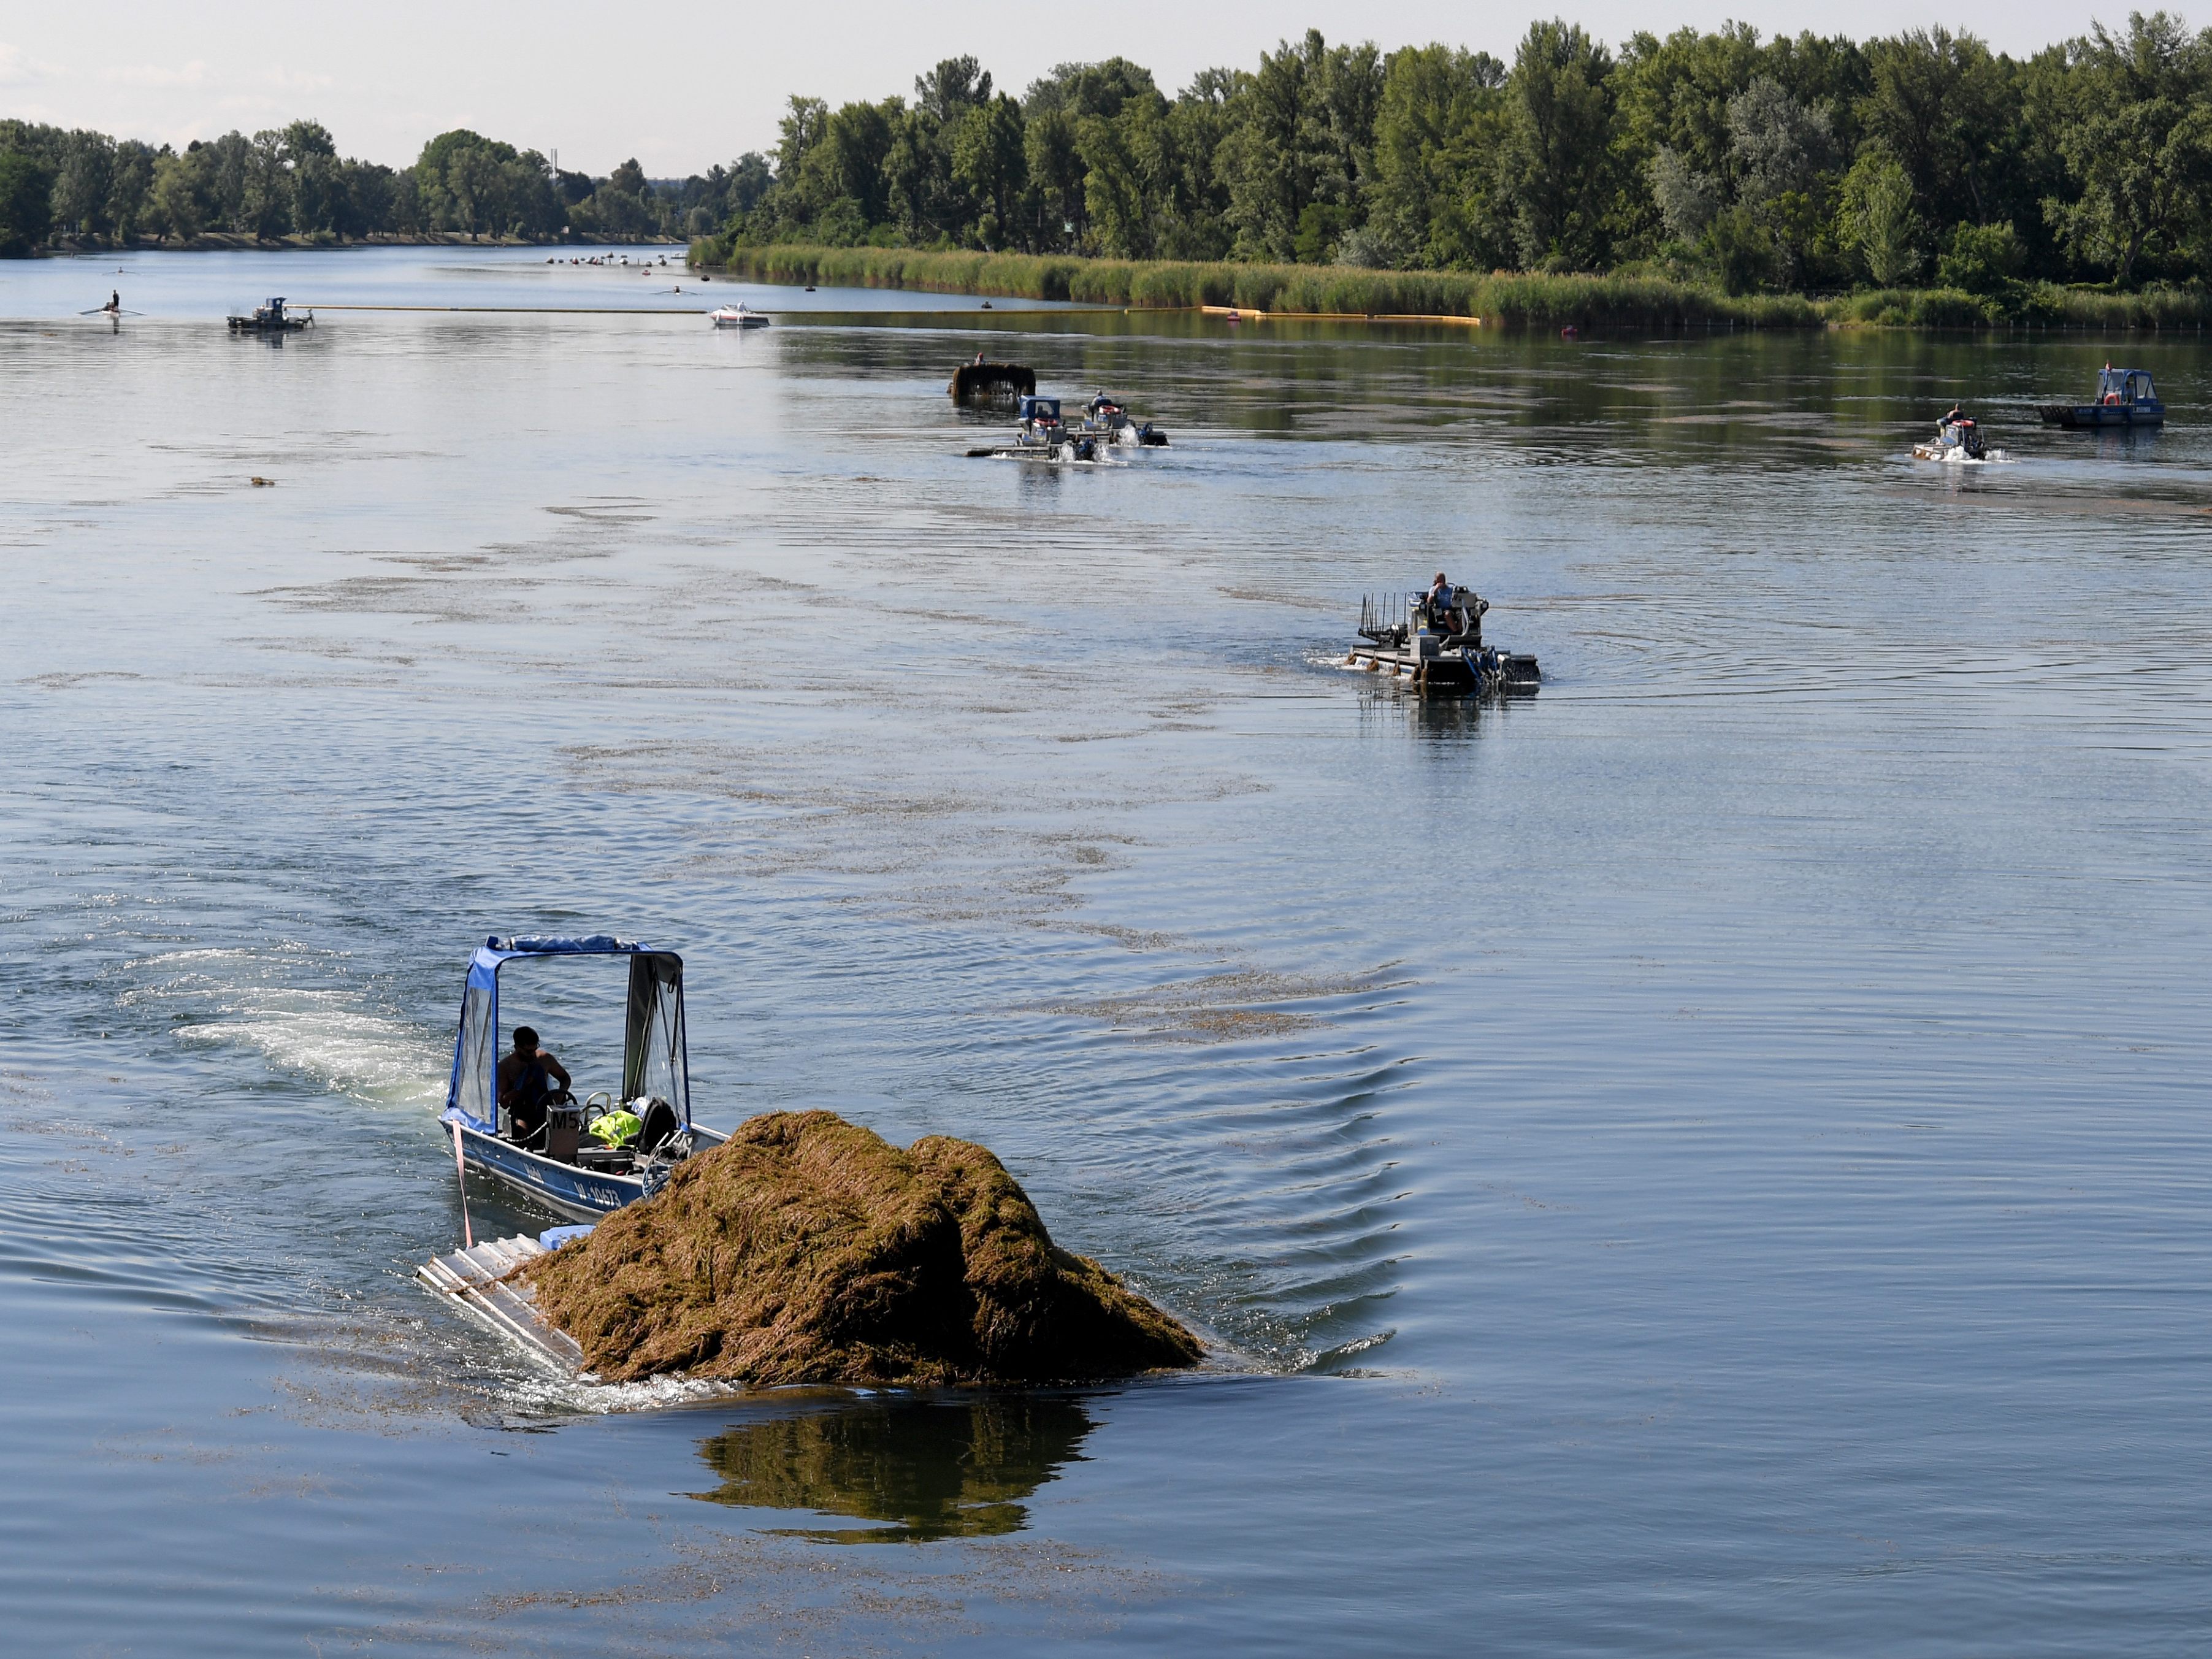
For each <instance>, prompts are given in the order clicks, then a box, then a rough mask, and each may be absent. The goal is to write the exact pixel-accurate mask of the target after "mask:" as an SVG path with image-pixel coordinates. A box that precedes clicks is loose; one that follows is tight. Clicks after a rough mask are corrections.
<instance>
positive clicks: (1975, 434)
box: [1912, 409, 2012, 466]
mask: <svg viewBox="0 0 2212 1659" xmlns="http://www.w3.org/2000/svg"><path fill="white" fill-rule="evenodd" d="M1912 459H1915V460H1917V461H1942V462H1945V463H1948V465H1954V466H1958V465H1979V464H1981V463H1983V462H1987V461H2008V460H2010V459H2012V458H2011V457H2010V456H2009V455H2007V454H2006V453H2004V451H2002V449H1991V448H1990V447H1989V441H1988V440H1987V439H1986V438H1985V437H1984V435H1983V433H1982V428H1981V423H1980V422H1978V421H1976V420H1975V419H1974V418H1973V417H1972V416H1968V415H1961V414H1960V413H1959V411H1958V410H1955V409H1954V410H1952V411H1951V413H1949V414H1948V415H1946V416H1944V417H1943V418H1942V420H1940V421H1938V422H1936V436H1935V439H1934V440H1933V441H1931V442H1928V443H1918V444H1915V445H1913V446H1912Z"/></svg>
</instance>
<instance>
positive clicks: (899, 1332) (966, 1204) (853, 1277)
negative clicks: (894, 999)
mask: <svg viewBox="0 0 2212 1659" xmlns="http://www.w3.org/2000/svg"><path fill="white" fill-rule="evenodd" d="M517 1277H520V1278H522V1279H527V1280H528V1281H529V1282H530V1283H531V1284H532V1285H533V1286H534V1287H535V1289H536V1292H537V1297H538V1311H539V1312H540V1313H541V1314H542V1315H543V1316H544V1317H545V1318H546V1319H547V1320H549V1321H550V1322H552V1323H553V1324H555V1325H556V1326H558V1327H559V1328H561V1329H562V1330H564V1331H566V1332H568V1334H569V1335H571V1336H573V1337H574V1338H575V1340H577V1342H578V1343H579V1344H580V1345H581V1346H582V1348H583V1350H584V1364H585V1366H586V1369H588V1370H592V1371H593V1372H595V1373H597V1374H598V1375H599V1376H600V1377H601V1378H602V1379H604V1380H605V1381H608V1382H620V1383H630V1382H636V1381H639V1380H641V1379H642V1378H645V1377H648V1376H661V1375H663V1374H665V1373H669V1372H678V1371H680V1372H683V1373H684V1374H686V1375H688V1376H695V1377H715V1378H721V1379H724V1380H726V1381H731V1382H739V1383H753V1384H757V1385H762V1386H767V1385H772V1384H783V1383H854V1384H860V1385H866V1386H876V1387H887V1386H905V1387H940V1386H946V1385H952V1384H983V1385H1005V1384H1009V1383H1077V1382H1092V1381H1096V1380H1098V1379H1100V1378H1103V1377H1111V1376H1130V1375H1133V1374H1134V1373H1136V1372H1139V1371H1145V1370H1158V1369H1163V1368H1167V1367H1172V1366H1184V1365H1191V1364H1196V1363H1197V1361H1198V1359H1199V1358H1200V1352H1201V1350H1200V1346H1199V1344H1198V1341H1197V1340H1196V1339H1195V1338H1194V1337H1193V1336H1192V1335H1191V1334H1190V1333H1189V1332H1188V1331H1187V1330H1185V1329H1184V1328H1182V1326H1181V1325H1179V1324H1177V1323H1176V1322H1175V1321H1174V1320H1173V1319H1171V1318H1170V1317H1169V1316H1167V1315H1165V1314H1164V1313H1162V1312H1161V1311H1160V1310H1158V1309H1157V1308H1155V1307H1153V1306H1152V1304H1150V1303H1149V1302H1146V1300H1145V1299H1144V1298H1143V1297H1139V1296H1137V1295H1135V1294H1134V1293H1133V1292H1132V1291H1129V1290H1127V1289H1126V1288H1124V1286H1123V1285H1122V1284H1121V1281H1120V1280H1119V1279H1116V1278H1115V1276H1114V1275H1113V1274H1111V1273H1108V1272H1107V1271H1106V1270H1105V1269H1104V1268H1103V1267H1100V1266H1099V1265H1098V1264H1097V1262H1095V1261H1091V1260H1090V1259H1089V1258H1087V1257H1085V1256H1079V1255H1072V1254H1070V1253H1069V1252H1067V1251H1066V1250H1062V1249H1059V1248H1058V1247H1056V1246H1055V1245H1054V1243H1053V1242H1052V1240H1051V1238H1050V1237H1048V1235H1047V1233H1046V1232H1045V1227H1044V1223H1043V1222H1042V1220H1041V1219H1040V1218H1038V1216H1037V1212H1036V1206H1034V1205H1032V1204H1031V1203H1030V1200H1029V1199H1028V1197H1027V1195H1025V1194H1024V1193H1023V1191H1022V1189H1021V1188H1020V1187H1018V1185H1016V1184H1015V1182H1014V1179H1013V1177H1012V1176H1010V1175H1008V1174H1007V1173H1006V1169H1005V1166H1004V1165H1002V1164H1000V1162H999V1160H998V1159H997V1158H994V1157H993V1156H992V1155H991V1154H990V1153H989V1152H986V1151H985V1150H984V1149H983V1148H982V1147H981V1146H975V1145H973V1144H972V1143H970V1142H968V1141H964V1140H954V1139H949V1138H948V1137H945V1136H942V1135H932V1136H928V1137H926V1138H925V1139H921V1140H917V1141H915V1144H914V1145H913V1146H910V1147H908V1148H907V1149H906V1150H905V1151H903V1152H902V1151H900V1150H899V1149H898V1148H897V1147H896V1146H891V1145H890V1143H889V1142H888V1141H886V1140H884V1139H883V1138H882V1137H881V1136H879V1135H878V1134H876V1133H873V1132H872V1131H871V1130H867V1129H864V1128H861V1127H858V1126H857V1125H854V1124H850V1123H848V1122H846V1121H844V1120H843V1119H842V1118H841V1117H839V1116H837V1115H836V1113H834V1112H771V1113H769V1114H768V1115H765V1116H763V1117H757V1118H754V1119H753V1120H752V1121H750V1122H748V1123H746V1124H745V1125H744V1126H743V1127H741V1128H739V1129H738V1132H737V1133H735V1134H733V1135H732V1136H731V1137H730V1139H729V1141H728V1142H727V1143H726V1145H724V1146H717V1147H714V1148H713V1149H712V1150H710V1151H708V1152H701V1153H698V1154H696V1155H695V1156H693V1157H691V1158H687V1159H686V1160H684V1163H683V1164H680V1165H678V1168H677V1170H676V1171H675V1173H674V1174H673V1175H671V1176H670V1177H669V1181H668V1184H667V1185H666V1186H665V1187H664V1188H662V1189H661V1190H660V1191H659V1193H657V1194H654V1195H653V1197H652V1198H649V1199H647V1200H643V1201H642V1202H640V1203H637V1204H633V1205H631V1206H629V1207H628V1208H626V1209H623V1210H619V1211H617V1212H616V1213H615V1214H613V1215H611V1216H610V1217H608V1218H607V1219H605V1221H602V1222H601V1223H599V1225H598V1227H597V1228H595V1229H594V1230H593V1231H592V1234H591V1235H590V1237H587V1238H585V1239H583V1240H581V1241H580V1242H579V1243H574V1244H570V1245H568V1246H567V1247H566V1248H565V1249H560V1250H557V1251H556V1252H554V1253H553V1254H552V1255H547V1256H541V1257H539V1258H538V1259H537V1260H535V1261H532V1262H531V1263H529V1264H528V1265H527V1266H526V1267H522V1268H521V1269H520V1270H519V1271H518V1273H517Z"/></svg>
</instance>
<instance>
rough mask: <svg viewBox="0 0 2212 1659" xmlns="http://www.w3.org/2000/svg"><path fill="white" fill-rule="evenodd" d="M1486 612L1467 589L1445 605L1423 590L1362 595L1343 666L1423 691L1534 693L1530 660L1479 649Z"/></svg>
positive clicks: (1484, 647) (1453, 593) (1481, 600)
mask: <svg viewBox="0 0 2212 1659" xmlns="http://www.w3.org/2000/svg"><path fill="white" fill-rule="evenodd" d="M1489 609H1490V601H1489V600H1487V599H1484V598H1483V597H1482V596H1481V595H1480V594H1479V593H1477V592H1475V591H1474V589H1473V588H1471V587H1455V588H1453V589H1452V590H1451V597H1450V599H1449V601H1444V600H1440V599H1439V600H1431V599H1430V598H1429V596H1428V594H1427V593H1425V592H1420V593H1379V594H1377V593H1370V594H1368V595H1366V596H1365V597H1364V598H1363V599H1361V600H1360V602H1359V637H1360V639H1361V641H1363V643H1361V644H1358V645H1355V646H1353V647H1352V650H1351V651H1350V653H1348V654H1347V655H1346V657H1345V659H1344V665H1345V666H1346V667H1347V668H1360V669H1364V670H1366V671H1368V672H1369V673H1374V674H1389V675H1390V676H1391V677H1392V678H1394V679H1404V680H1408V681H1410V682H1411V683H1412V684H1413V690H1416V691H1420V692H1424V693H1425V692H1430V691H1460V692H1472V693H1473V694H1474V695H1475V696H1492V695H1494V694H1496V693H1499V692H1508V691H1522V692H1528V691H1534V690H1536V687H1537V684H1538V683H1539V681H1540V680H1541V675H1539V673H1538V672H1537V670H1536V659H1535V658H1534V657H1531V656H1527V655H1521V654H1516V653H1511V652H1506V651H1500V650H1499V649H1498V648H1497V647H1495V646H1491V645H1486V644H1484V643H1483V640H1482V618H1483V615H1484V613H1485V612H1486V611H1488V610H1489Z"/></svg>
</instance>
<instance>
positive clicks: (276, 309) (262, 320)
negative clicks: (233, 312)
mask: <svg viewBox="0 0 2212 1659" xmlns="http://www.w3.org/2000/svg"><path fill="white" fill-rule="evenodd" d="M314 320H315V313H313V312H312V311H306V312H290V311H287V310H285V309H284V301H283V299H282V298H277V299H270V300H264V301H262V302H261V303H260V304H259V305H258V306H256V307H253V314H252V316H250V317H233V318H232V319H230V331H231V332H232V333H233V334H295V333H297V332H298V331H300V330H301V329H303V328H307V327H311V326H313V323H314Z"/></svg>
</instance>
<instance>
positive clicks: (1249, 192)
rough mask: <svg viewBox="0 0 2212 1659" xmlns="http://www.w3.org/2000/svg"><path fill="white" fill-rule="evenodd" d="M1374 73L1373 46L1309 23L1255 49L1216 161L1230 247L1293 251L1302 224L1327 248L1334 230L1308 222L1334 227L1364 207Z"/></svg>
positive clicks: (1379, 90)
mask: <svg viewBox="0 0 2212 1659" xmlns="http://www.w3.org/2000/svg"><path fill="white" fill-rule="evenodd" d="M1382 98H1383V66H1382V63H1381V60H1380V58H1378V56H1377V54H1376V50H1375V48H1374V46H1371V45H1368V46H1335V47H1331V46H1329V45H1328V43H1327V42H1326V41H1325V40H1322V34H1321V31H1320V30H1318V29H1309V30H1307V31H1306V33H1305V37H1304V39H1303V40H1297V41H1295V42H1293V41H1288V40H1286V41H1284V42H1283V43H1282V44H1281V45H1280V46H1279V47H1278V48H1277V49H1276V50H1275V51H1274V52H1267V53H1264V54H1262V55H1261V59H1260V67H1259V69H1258V70H1257V71H1256V72H1255V73H1254V74H1253V75H1252V76H1251V77H1250V78H1249V80H1248V81H1246V82H1243V84H1242V85H1240V86H1239V87H1238V88H1237V92H1236V95H1235V99H1234V107H1233V110H1232V120H1233V125H1232V127H1231V131H1230V133H1229V136H1228V138H1227V140H1226V142H1225V143H1224V145H1223V147H1222V153H1221V156H1220V159H1219V161H1218V166H1219V167H1220V169H1221V173H1222V175H1223V178H1224V179H1225V181H1226V182H1227V184H1228V186H1229V221H1230V223H1231V225H1232V226H1233V227H1234V228H1235V229H1236V232H1237V250H1238V252H1240V253H1242V254H1243V255H1244V256H1245V257H1247V258H1275V259H1287V258H1296V257H1297V244H1298V237H1299V232H1300V229H1301V227H1302V226H1303V227H1304V229H1305V230H1306V233H1307V235H1308V246H1309V248H1310V250H1312V251H1315V252H1317V254H1318V256H1319V257H1321V258H1333V257H1334V242H1335V238H1334V235H1325V236H1324V237H1323V238H1322V240H1321V241H1320V242H1319V243H1318V244H1316V242H1315V241H1314V240H1313V238H1314V233H1315V229H1316V227H1317V226H1324V225H1326V226H1331V227H1334V228H1336V229H1337V231H1338V232H1339V233H1340V231H1341V228H1344V227H1345V226H1347V225H1349V224H1350V223H1351V222H1352V221H1353V219H1354V218H1355V216H1364V211H1365V204H1364V199H1363V197H1364V190H1365V186H1366V184H1367V180H1368V176H1369V173H1370V171H1371V169H1372V166H1373V155H1374V144H1375V119H1376V112H1377V110H1378V109H1379V107H1380V106H1381V103H1382ZM1309 208H1319V209H1322V210H1324V211H1323V212H1321V213H1316V214H1313V215H1309V214H1308V213H1307V210H1308V209H1309Z"/></svg>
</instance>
